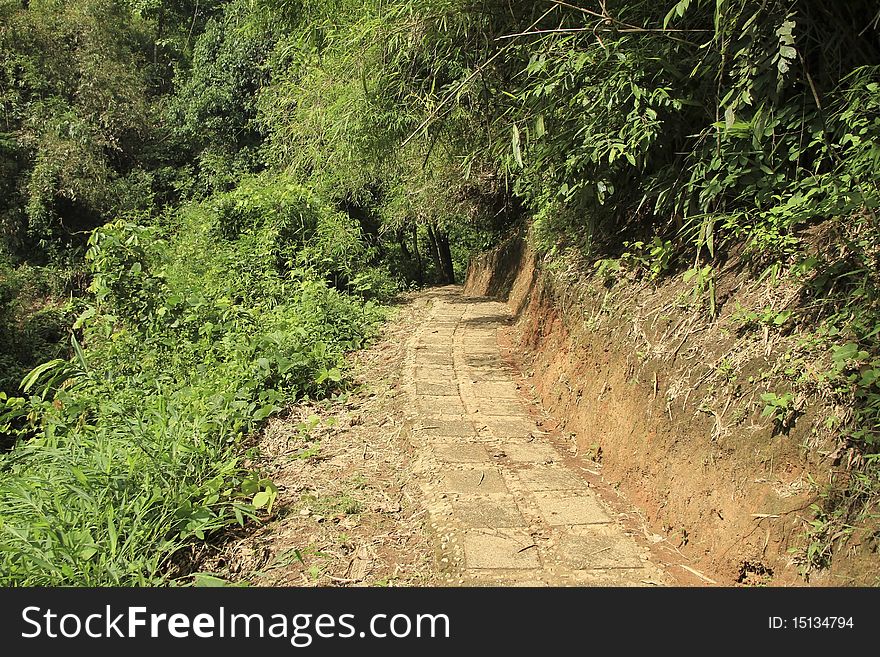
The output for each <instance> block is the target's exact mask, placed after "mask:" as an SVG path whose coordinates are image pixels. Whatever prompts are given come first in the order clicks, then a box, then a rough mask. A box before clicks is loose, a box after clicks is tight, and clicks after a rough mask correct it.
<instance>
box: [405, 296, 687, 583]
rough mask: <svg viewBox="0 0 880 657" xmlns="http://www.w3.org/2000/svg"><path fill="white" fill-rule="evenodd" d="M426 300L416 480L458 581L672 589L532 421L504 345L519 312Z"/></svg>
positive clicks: (415, 352)
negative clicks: (502, 333)
mask: <svg viewBox="0 0 880 657" xmlns="http://www.w3.org/2000/svg"><path fill="white" fill-rule="evenodd" d="M424 296H425V297H426V299H425V306H426V309H425V315H424V317H423V321H422V322H421V324H420V325H419V326H418V328H417V329H416V331H415V332H414V334H413V335H412V336H411V338H410V339H409V342H408V344H407V349H406V356H405V363H404V375H403V382H404V388H405V390H406V400H407V402H408V408H407V413H408V416H409V417H408V419H409V422H410V426H411V432H410V437H411V442H412V444H413V446H414V448H415V450H416V464H415V474H416V477H417V478H418V480H419V485H420V487H421V488H422V490H423V492H424V493H425V495H426V498H427V508H428V513H429V514H430V522H429V525H430V526H431V528H432V530H433V531H434V533H435V537H436V549H437V550H438V551H439V554H438V557H439V559H438V560H439V562H440V564H441V567H442V569H443V571H444V575H445V577H446V581H447V583H450V584H462V585H499V584H504V585H523V586H562V585H576V586H596V585H599V586H640V585H641V586H644V585H660V584H665V583H668V582H669V581H670V579H669V577H668V576H667V575H666V574H665V573H664V572H663V570H662V569H661V568H660V567H658V566H656V565H654V564H653V563H651V561H650V560H649V556H648V551H647V549H645V548H644V547H642V546H640V545H639V543H638V542H637V541H636V540H635V539H634V538H633V537H632V535H631V534H632V532H628V531H627V530H626V529H625V528H624V527H623V526H622V525H621V524H620V523H619V522H618V521H617V519H616V517H617V516H616V514H614V513H613V512H612V511H611V510H610V509H609V508H608V507H607V506H606V504H605V503H604V502H603V501H602V500H601V499H600V497H599V496H598V495H597V494H596V492H595V490H594V488H593V487H592V486H591V485H590V483H589V482H588V481H587V480H586V479H585V478H584V477H583V473H581V472H578V471H577V470H576V469H575V468H573V467H570V466H569V465H567V464H566V463H565V462H564V461H565V459H564V455H563V454H562V453H561V452H560V451H559V450H558V449H557V447H556V446H554V444H553V443H552V441H551V440H549V439H548V438H546V437H545V432H543V431H542V430H541V429H540V427H539V425H538V423H537V421H536V420H535V418H534V416H533V414H532V413H530V403H529V402H528V401H527V400H526V399H525V397H524V396H523V395H522V394H521V393H520V392H519V390H518V388H517V385H516V383H515V381H516V379H517V378H519V377H518V375H517V374H516V373H515V372H514V371H513V370H512V369H511V368H510V366H509V365H507V363H505V362H504V360H503V359H502V357H501V351H500V347H499V345H498V330H499V328H501V327H502V326H505V325H507V324H508V323H509V320H510V314H509V311H508V309H507V306H506V305H505V304H503V303H498V302H494V301H489V300H485V299H479V298H466V297H464V296H462V293H461V290H460V288H457V287H446V288H440V289H435V290H432V291H429V292H427V293H425V295H424Z"/></svg>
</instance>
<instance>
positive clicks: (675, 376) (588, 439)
mask: <svg viewBox="0 0 880 657" xmlns="http://www.w3.org/2000/svg"><path fill="white" fill-rule="evenodd" d="M548 281H549V277H547V276H544V275H543V274H542V272H541V271H540V269H539V263H538V260H537V259H536V257H535V256H534V254H533V253H532V251H531V250H530V249H529V247H528V246H527V244H526V241H525V240H524V239H523V238H522V236H515V237H513V238H511V239H510V240H508V241H507V242H506V243H505V244H503V245H501V246H500V247H498V248H496V249H495V250H494V251H492V252H489V253H487V254H484V255H482V256H480V257H479V258H477V259H475V260H474V261H473V262H472V263H471V267H470V270H469V272H468V278H467V282H466V285H465V293H466V294H472V295H489V296H495V297H498V298H501V299H503V300H506V301H507V302H508V304H509V305H510V307H511V309H512V311H513V312H514V315H515V317H516V318H517V323H516V325H515V326H513V327H512V328H511V329H510V334H509V336H508V337H509V340H510V342H511V344H512V345H513V347H514V352H513V353H514V357H515V359H516V360H517V361H518V364H519V366H520V367H521V368H522V370H523V371H524V372H525V373H526V374H528V375H529V376H530V381H531V383H532V385H533V386H534V392H535V394H536V397H537V398H538V399H539V400H540V401H541V402H542V403H543V405H544V407H545V409H546V410H547V411H548V412H549V413H550V414H551V415H552V416H553V417H554V418H555V419H556V420H557V422H558V423H559V425H560V427H561V430H562V431H563V432H564V433H567V434H569V435H570V437H571V439H572V440H573V441H574V442H576V444H577V448H578V450H579V451H580V452H581V453H589V454H591V455H592V456H593V457H594V458H596V460H601V464H602V476H603V478H604V480H605V481H606V482H607V483H608V484H609V485H611V486H613V487H614V488H615V489H617V490H618V491H619V492H620V493H622V494H623V495H624V496H625V497H626V498H627V499H628V501H629V502H630V503H631V504H633V505H634V506H635V507H637V508H639V509H640V510H641V511H642V513H643V514H644V516H645V518H646V520H647V523H648V527H649V530H650V532H653V539H654V540H656V541H658V542H660V541H663V544H664V545H667V546H671V547H672V548H673V549H675V550H676V551H677V552H679V553H680V555H681V556H682V561H681V564H683V566H682V568H681V569H680V570H681V574H682V575H683V578H684V579H683V580H682V581H683V583H694V582H693V580H692V579H691V580H688V579H687V578H688V577H691V569H693V570H697V571H699V573H702V574H704V575H706V576H707V577H708V578H709V579H711V580H713V581H714V582H716V583H718V584H722V585H736V584H746V585H749V584H751V585H788V586H791V585H803V584H804V583H805V580H804V577H802V576H801V574H799V571H798V567H797V564H796V563H794V559H793V558H792V554H793V552H792V551H790V548H794V549H795V550H796V549H797V548H801V547H802V546H803V543H804V539H803V538H802V535H803V531H804V528H805V523H806V522H807V521H808V520H809V519H810V518H811V517H812V514H811V513H810V511H809V507H810V505H811V504H812V503H813V502H815V501H816V500H817V488H816V487H815V486H812V485H810V483H809V480H810V478H811V477H812V478H813V480H815V481H817V482H820V483H821V482H824V481H827V480H828V476H829V475H828V465H827V462H824V461H822V460H821V459H819V458H817V457H808V456H807V454H809V450H804V449H802V447H801V445H802V444H803V442H804V440H806V437H805V436H803V435H798V432H797V431H792V432H791V433H790V434H789V435H772V434H773V431H772V426H771V425H770V424H769V423H768V421H767V420H766V419H762V418H760V416H759V413H757V412H755V407H754V406H753V407H752V408H751V409H750V410H749V412H746V411H741V412H740V413H739V416H740V417H736V418H734V419H733V420H730V419H729V418H730V417H731V415H732V412H731V409H729V408H728V407H731V402H730V398H728V400H727V406H723V405H722V404H719V405H718V406H717V407H713V406H712V405H711V404H709V408H708V409H707V408H706V403H705V402H704V403H703V407H702V408H700V407H699V400H700V399H701V398H702V399H712V398H711V397H707V396H706V395H707V392H706V390H705V385H701V384H700V382H701V381H705V380H706V378H707V376H706V375H705V374H704V373H703V372H704V371H709V370H710V368H711V366H712V365H713V362H716V364H717V361H716V359H717V358H719V354H723V353H724V352H725V350H726V349H728V347H729V340H728V341H727V342H725V338H724V335H722V334H717V335H716V338H714V342H713V341H712V338H710V337H707V335H706V334H703V335H702V336H700V338H699V340H701V341H698V339H697V337H695V336H689V335H688V334H687V333H685V335H684V338H683V339H682V340H681V342H680V343H679V340H678V336H677V335H676V340H675V341H674V343H675V345H676V348H674V349H669V350H666V351H665V352H664V351H663V350H661V349H656V350H655V352H653V353H651V352H650V350H647V349H646V348H645V343H647V344H649V345H652V346H655V347H656V344H657V342H658V340H659V336H658V335H657V334H650V335H647V334H645V333H644V332H642V333H641V336H642V338H643V339H638V340H637V339H635V338H634V337H633V336H634V335H635V334H638V333H639V332H638V331H634V330H633V327H634V326H636V325H637V322H634V321H633V318H632V316H631V315H629V316H628V315H627V314H626V313H622V314H621V315H620V316H619V317H614V316H611V317H606V320H605V321H604V322H603V323H601V326H600V327H599V328H596V326H595V324H590V323H589V322H586V321H577V320H574V319H572V318H573V317H575V315H576V316H577V317H578V318H580V319H583V318H584V317H589V316H591V315H594V314H595V313H597V312H598V311H599V308H598V306H599V305H600V302H601V298H599V297H594V300H593V301H591V300H590V299H589V298H587V300H586V301H580V303H582V304H583V303H586V304H587V306H589V305H590V304H592V305H594V306H596V307H592V308H591V307H579V308H577V313H573V312H571V309H570V308H568V309H566V310H565V311H564V312H563V311H562V310H560V300H559V299H560V298H561V297H562V298H564V296H565V295H564V290H563V291H562V293H561V292H560V289H559V286H558V283H557V284H556V287H552V284H551V283H549V282H548ZM551 288H552V289H551ZM642 292H644V290H642ZM674 294H675V291H673V290H666V291H664V290H662V289H659V290H657V289H654V290H652V291H651V294H650V295H646V294H642V299H641V300H640V301H638V302H637V301H636V300H633V301H632V303H631V305H633V306H634V305H636V304H637V303H638V304H641V310H642V311H644V310H645V309H646V308H649V307H651V306H652V304H653V305H655V306H657V307H660V306H661V305H662V304H663V303H665V302H666V301H668V300H669V299H671V298H674ZM647 296H652V297H654V298H652V299H650V300H649V301H648V302H647V303H645V302H644V300H645V298H646V297H647ZM626 303H628V302H626V301H625V302H624V305H626ZM671 305H673V304H671V303H670V304H668V305H667V306H666V308H664V310H666V309H667V308H668V307H669V306H671ZM674 312H675V311H674V310H673V311H670V313H669V314H670V315H673V316H672V317H670V318H669V319H668V321H669V322H674V321H675V320H676V319H678V320H679V321H681V317H679V316H674ZM657 314H658V313H657V312H655V313H654V315H655V317H656V316H657ZM640 316H641V315H640ZM644 325H645V326H646V325H647V323H644ZM638 326H642V325H641V324H638ZM708 328H711V327H708ZM649 333H650V332H649ZM658 333H659V330H658ZM705 333H710V331H706V332H705ZM646 351H648V353H645V352H646ZM670 352H672V353H670ZM755 367H757V366H753V368H752V369H753V370H754V368H755ZM746 369H748V368H746ZM692 382H695V383H692ZM685 384H687V385H685ZM685 389H686V390H687V391H688V392H687V393H686V394H685V395H682V394H681V393H682V391H683V390H685ZM710 393H711V391H710ZM689 398H690V401H689ZM722 406H723V410H722ZM804 424H806V423H804ZM836 561H837V562H838V564H841V567H840V568H838V570H836V571H831V572H828V571H826V572H824V573H813V574H812V576H811V578H810V583H811V584H814V585H816V584H818V585H843V584H851V583H860V582H859V579H862V576H864V575H865V564H864V562H862V563H860V564H856V563H855V562H853V563H852V564H849V566H851V567H848V564H847V563H846V559H845V558H838V557H836ZM853 570H855V571H856V572H858V573H859V575H856V576H853V575H851V573H852V571H853ZM873 570H874V572H875V573H876V563H874V565H873ZM874 576H875V575H874ZM869 579H870V577H869Z"/></svg>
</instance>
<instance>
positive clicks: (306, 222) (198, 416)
mask: <svg viewBox="0 0 880 657" xmlns="http://www.w3.org/2000/svg"><path fill="white" fill-rule="evenodd" d="M278 185H281V187H280V188H278V187H275V186H273V185H271V184H268V185H265V186H263V187H261V186H259V185H258V184H257V181H251V182H250V183H248V184H246V185H245V186H243V187H241V188H239V189H237V190H235V191H233V192H230V193H229V194H227V195H224V196H221V197H218V198H214V199H209V200H208V201H205V202H204V203H202V204H201V205H198V206H193V207H190V208H185V209H183V210H181V211H179V212H178V213H176V216H174V217H173V222H172V217H171V216H169V217H168V220H167V224H171V223H174V224H176V226H175V228H174V229H173V230H172V229H170V228H160V227H155V226H154V227H145V226H141V225H138V224H137V223H134V222H133V221H130V220H125V219H121V220H119V221H116V222H114V223H112V224H108V225H107V226H105V227H102V228H101V229H99V230H97V231H95V233H94V234H93V236H92V238H91V240H90V249H89V254H88V259H89V263H90V266H91V268H92V272H93V283H92V291H93V292H94V295H95V297H94V298H95V305H94V306H91V307H89V308H88V309H87V310H86V311H85V312H84V313H83V314H82V315H81V317H80V319H79V320H78V321H77V323H76V326H77V328H78V330H82V332H83V344H84V345H85V348H84V349H83V348H80V347H79V343H78V342H74V344H73V351H74V357H73V359H72V360H71V361H67V360H57V361H50V362H48V363H46V364H45V365H43V366H41V367H39V368H36V369H35V370H34V371H33V372H32V373H31V374H30V375H29V376H28V377H27V379H26V380H25V381H24V386H23V387H24V392H25V394H26V395H29V397H28V398H27V399H26V400H16V401H14V402H10V401H9V400H7V399H5V398H4V400H3V401H4V403H5V404H6V405H7V410H6V411H5V412H4V414H3V415H2V416H0V422H4V423H12V422H16V421H20V420H21V418H22V416H23V414H24V413H25V412H26V413H27V418H28V423H29V426H30V431H31V432H32V433H33V434H35V437H34V438H31V439H30V440H27V441H24V442H20V443H19V444H18V445H17V446H16V447H15V449H14V450H13V451H12V452H10V453H9V454H8V455H6V456H5V457H0V503H2V505H3V509H4V513H3V515H2V520H0V524H2V530H3V531H2V532H0V546H2V549H0V554H2V557H0V564H2V567H0V572H2V573H3V582H4V583H6V584H11V583H15V584H31V585H33V584H43V585H53V584H80V585H108V584H113V585H123V584H139V585H144V584H156V583H160V582H161V581H163V578H164V577H165V576H166V573H167V572H168V567H169V563H170V560H171V559H172V558H173V556H174V554H176V552H177V551H178V550H180V548H181V547H182V546H184V545H185V544H186V543H187V542H188V541H192V540H203V539H204V538H205V537H206V536H207V534H208V533H210V532H212V531H215V530H217V529H219V528H221V527H224V526H227V525H228V524H230V523H238V524H241V523H244V522H245V521H246V520H247V519H248V518H255V517H257V516H258V515H259V514H260V513H271V510H272V505H273V502H274V499H275V496H276V494H277V491H276V489H275V487H274V485H273V484H272V482H271V481H269V480H267V479H265V478H264V477H262V476H261V475H260V474H259V473H255V472H249V471H246V470H244V469H243V468H242V466H241V458H240V455H239V449H238V442H239V440H240V438H241V436H243V435H246V434H247V433H249V432H252V431H254V430H255V429H257V428H258V427H259V426H260V425H261V424H262V423H263V422H264V421H265V419H266V418H267V417H269V416H270V415H272V414H273V413H275V412H277V411H279V410H280V409H281V408H282V407H283V405H284V404H285V403H286V402H287V401H289V400H294V399H299V398H303V397H309V396H322V395H326V394H328V393H329V392H331V391H332V390H334V389H336V388H338V387H339V386H341V385H344V354H345V352H346V351H348V350H351V349H356V348H358V347H359V346H360V345H361V344H362V343H363V340H364V339H365V338H366V337H367V336H368V335H369V334H370V331H371V330H372V327H373V326H374V324H375V323H376V321H377V320H378V319H379V318H380V317H381V310H380V308H379V307H377V306H375V305H374V304H373V302H369V301H367V302H364V301H363V300H362V299H360V298H359V297H357V296H348V295H345V294H343V293H341V292H339V291H337V290H336V289H334V288H332V287H330V286H328V284H327V282H326V280H325V279H326V278H333V277H335V276H336V275H337V274H338V272H330V271H326V270H322V269H321V266H322V265H324V264H326V262H325V261H324V260H322V259H321V258H319V257H318V256H317V255H316V254H321V253H323V250H322V249H329V248H335V246H336V245H330V244H326V243H325V241H326V239H327V235H326V233H323V232H322V230H321V227H322V226H325V224H327V222H329V225H330V226H332V227H334V229H336V228H338V227H339V222H340V221H342V219H341V218H340V217H339V216H338V213H335V212H332V211H330V210H329V209H327V208H326V207H325V206H322V205H321V204H320V203H319V202H318V201H317V200H316V199H314V197H312V196H311V195H309V194H308V193H306V192H305V191H304V190H302V189H300V188H297V187H295V186H288V185H284V184H282V183H278ZM340 265H345V262H344V260H340ZM352 266H353V265H352ZM340 271H341V270H340Z"/></svg>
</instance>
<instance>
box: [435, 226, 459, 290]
mask: <svg viewBox="0 0 880 657" xmlns="http://www.w3.org/2000/svg"><path fill="white" fill-rule="evenodd" d="M436 238H437V250H438V251H439V252H440V263H441V264H442V266H443V275H444V278H445V279H446V282H447V283H450V284H452V283H455V267H453V265H452V251H450V250H449V236H448V235H446V233H444V232H443V231H441V230H439V229H438V230H437V231H436Z"/></svg>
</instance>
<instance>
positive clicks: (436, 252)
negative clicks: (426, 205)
mask: <svg viewBox="0 0 880 657" xmlns="http://www.w3.org/2000/svg"><path fill="white" fill-rule="evenodd" d="M428 239H429V240H430V241H431V258H432V259H433V260H434V268H435V269H436V270H437V276H439V278H440V282H441V283H448V282H449V281H447V280H446V272H445V271H443V265H442V264H440V247H439V245H438V244H437V236H436V235H435V234H434V227H433V226H431V224H428Z"/></svg>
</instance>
